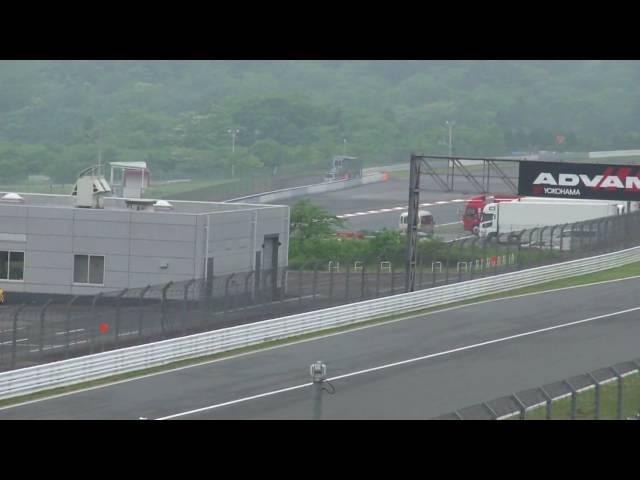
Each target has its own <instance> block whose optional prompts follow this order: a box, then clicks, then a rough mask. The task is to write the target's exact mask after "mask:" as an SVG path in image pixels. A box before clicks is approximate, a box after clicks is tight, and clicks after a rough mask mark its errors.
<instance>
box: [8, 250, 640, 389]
mask: <svg viewBox="0 0 640 480" xmlns="http://www.w3.org/2000/svg"><path fill="white" fill-rule="evenodd" d="M637 261H640V247H634V248H629V249H626V250H621V251H618V252H613V253H608V254H604V255H599V256H596V257H589V258H585V259H580V260H573V261H569V262H564V263H560V264H555V265H548V266H543V267H537V268H532V269H528V270H521V271H518V272H511V273H505V274H503V275H497V276H494V277H488V278H481V279H476V280H469V281H466V282H461V283H457V284H453V285H445V286H441V287H435V288H431V289H427V290H421V291H417V292H412V293H404V294H399V295H394V296H391V297H385V298H379V299H374V300H368V301H364V302H358V303H353V304H349V305H343V306H338V307H332V308H328V309H324V310H317V311H312V312H307V313H303V314H298V315H292V316H288V317H283V318H277V319H273V320H266V321H262V322H258V323H252V324H248V325H242V326H237V327H231V328H226V329H221V330H215V331H212V332H206V333H200V334H195V335H190V336H187V337H181V338H177V339H171V340H164V341H160V342H155V343H149V344H146V345H139V346H135V347H129V348H123V349H120V350H113V351H109V352H104V353H98V354H94V355H88V356H84V357H78V358H73V359H69V360H63V361H59V362H53V363H49V364H44V365H38V366H33V367H28V368H23V369H19V370H11V371H8V372H3V373H0V399H4V398H10V397H14V396H18V395H26V394H30V393H34V392H38V391H41V390H46V389H52V388H56V387H63V386H68V385H72V384H75V383H79V382H86V381H90V380H96V379H99V378H103V377H108V376H113V375H118V374H123V373H128V372H132V371H136V370H142V369H146V368H151V367H157V366H161V365H165V364H168V363H172V362H176V361H179V360H185V359H190V358H195V357H199V356H204V355H211V354H216V353H221V352H225V351H228V350H233V349H237V348H243V347H249V346H255V345H259V344H261V343H265V342H269V341H273V340H282V339H286V338H290V337H294V336H298V335H303V334H307V333H311V332H317V331H320V330H324V329H328V328H336V327H341V326H345V325H351V324H357V323H361V322H366V321H369V320H374V319H379V318H383V317H386V316H389V315H394V316H395V315H399V314H407V313H410V312H413V311H416V310H420V309H424V308H429V307H434V306H439V305H444V304H447V303H451V302H453V301H460V300H467V299H472V298H475V297H479V296H483V295H488V294H492V293H497V292H503V291H508V290H513V289H516V288H520V287H526V286H530V285H535V284H538V283H544V282H548V281H551V280H556V279H561V278H566V277H571V276H575V275H581V274H586V273H591V272H596V271H599V270H605V269H609V268H613V267H618V266H622V265H625V264H628V263H633V262H637Z"/></svg>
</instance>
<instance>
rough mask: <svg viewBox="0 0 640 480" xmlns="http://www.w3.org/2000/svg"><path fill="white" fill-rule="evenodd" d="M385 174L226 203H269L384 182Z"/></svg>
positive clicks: (379, 173)
mask: <svg viewBox="0 0 640 480" xmlns="http://www.w3.org/2000/svg"><path fill="white" fill-rule="evenodd" d="M384 179H385V175H384V173H382V172H377V173H371V174H368V175H364V176H362V177H360V178H354V179H353V180H336V181H333V182H325V183H318V184H316V185H305V186H302V187H293V188H285V189H282V190H274V191H273V192H264V193H258V194H255V195H247V196H246V197H238V198H232V199H230V200H226V201H225V203H236V202H252V203H269V202H277V201H279V200H285V199H287V198H293V197H300V196H302V195H310V194H314V193H325V192H333V191H335V190H345V189H347V188H352V187H357V186H359V185H366V184H369V183H376V182H382V181H384Z"/></svg>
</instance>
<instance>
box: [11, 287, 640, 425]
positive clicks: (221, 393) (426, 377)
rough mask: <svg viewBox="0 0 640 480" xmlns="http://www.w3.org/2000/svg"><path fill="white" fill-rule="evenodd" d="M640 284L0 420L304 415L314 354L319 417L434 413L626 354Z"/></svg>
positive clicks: (337, 344) (421, 320)
mask: <svg viewBox="0 0 640 480" xmlns="http://www.w3.org/2000/svg"><path fill="white" fill-rule="evenodd" d="M638 287H640V279H638V278H635V279H627V280H622V281H616V282H608V283H603V284H599V285H593V286H585V287H580V288H571V289H564V290H560V291H555V292H547V293H541V294H534V295H526V296H522V297H519V298H513V299H505V300H498V301H490V302H484V303H480V304H477V305H471V306H465V307H459V308H454V309H450V310H448V311H443V312H439V313H433V314H429V315H422V316H418V317H415V318H410V319H405V320H401V321H395V322H393V323H387V324H382V325H377V326H371V327H364V328H361V329H358V330H355V331H351V332H344V333H340V334H334V335H331V336H326V337H323V338H318V339H313V340H307V341H305V342H300V343H296V344H291V345H286V346H280V347H276V348H272V349H269V350H265V351H260V352H254V353H250V354H244V355H241V356H237V357H234V358H228V359H223V360H218V361H215V362H211V363H207V364H203V365H199V366H194V367H187V368H183V369H180V370H176V371H173V372H168V373H162V374H156V375H153V376H148V377H144V378H139V379H135V380H131V381H127V382H123V383H120V384H114V385H110V386H106V387H101V388H95V389H93V390H88V391H84V392H79V393H74V394H70V395H65V396H61V397H58V398H52V399H49V400H43V401H37V402H33V403H29V404H25V405H23V406H17V407H12V408H5V409H2V410H0V419H10V418H15V419H17V418H22V419H30V418H34V419H35V418H44V419H46V418H48V419H54V418H77V419H80V418H86V419H88V418H91V419H93V418H101V419H137V418H139V417H147V418H153V419H159V418H176V419H232V418H236V419H239V418H241V419H284V418H287V419H307V418H310V417H311V414H312V401H311V389H310V387H309V373H308V368H309V365H310V364H311V363H312V362H314V361H316V360H323V361H324V362H326V364H327V366H328V373H329V377H330V380H331V379H333V380H331V381H332V383H333V385H334V386H335V388H336V393H335V394H334V395H325V397H324V401H323V418H325V419H393V418H403V419H422V418H425V419H426V418H433V417H437V416H439V415H443V414H446V413H449V412H451V411H453V410H458V409H462V408H465V407H468V406H471V405H474V404H476V403H479V402H482V401H488V400H492V399H494V398H497V397H500V396H503V395H507V394H510V393H513V392H516V391H520V390H523V389H527V388H533V387H537V386H539V385H543V384H546V383H550V382H555V381H558V380H562V379H564V378H567V377H570V376H572V375H577V374H581V373H584V372H586V371H589V370H593V369H598V368H602V367H605V366H608V365H612V364H615V363H617V362H621V361H626V360H628V359H630V358H634V357H635V356H637V354H638V349H637V345H638V340H640V322H639V321H638V318H640V307H639V306H638V305H639V304H640V302H638V301H637V294H636V292H637V290H638ZM282 389H290V390H287V391H284V392H281V393H278V391H279V390H282ZM274 392H276V393H274ZM256 396H259V397H257V398H252V397H256ZM243 399H248V400H243ZM224 404H226V405H224Z"/></svg>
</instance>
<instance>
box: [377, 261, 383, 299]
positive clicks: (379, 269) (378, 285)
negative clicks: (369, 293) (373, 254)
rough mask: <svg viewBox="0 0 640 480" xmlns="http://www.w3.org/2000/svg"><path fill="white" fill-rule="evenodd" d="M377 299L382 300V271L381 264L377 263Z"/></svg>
mask: <svg viewBox="0 0 640 480" xmlns="http://www.w3.org/2000/svg"><path fill="white" fill-rule="evenodd" d="M376 263H377V267H376V298H380V271H381V270H382V264H381V262H376Z"/></svg>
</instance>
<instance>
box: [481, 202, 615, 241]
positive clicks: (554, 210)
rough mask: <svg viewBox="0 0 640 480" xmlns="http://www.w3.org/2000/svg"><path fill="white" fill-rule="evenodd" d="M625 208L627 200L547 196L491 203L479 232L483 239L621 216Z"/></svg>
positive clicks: (483, 217)
mask: <svg viewBox="0 0 640 480" xmlns="http://www.w3.org/2000/svg"><path fill="white" fill-rule="evenodd" d="M626 208H627V206H626V202H609V201H594V200H574V201H573V202H569V201H567V200H565V199H561V200H560V201H554V200H552V199H547V202H542V201H539V200H534V201H526V200H525V201H518V200H515V201H512V202H502V203H490V204H488V205H486V206H485V207H484V209H483V211H482V221H481V222H480V232H479V234H480V237H482V238H492V237H497V236H498V235H500V234H504V233H510V232H520V231H522V230H525V229H527V230H529V229H532V228H539V227H546V226H552V225H562V224H565V223H575V222H583V221H586V220H593V219H596V218H603V217H609V216H613V215H621V214H624V213H625V211H626Z"/></svg>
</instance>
